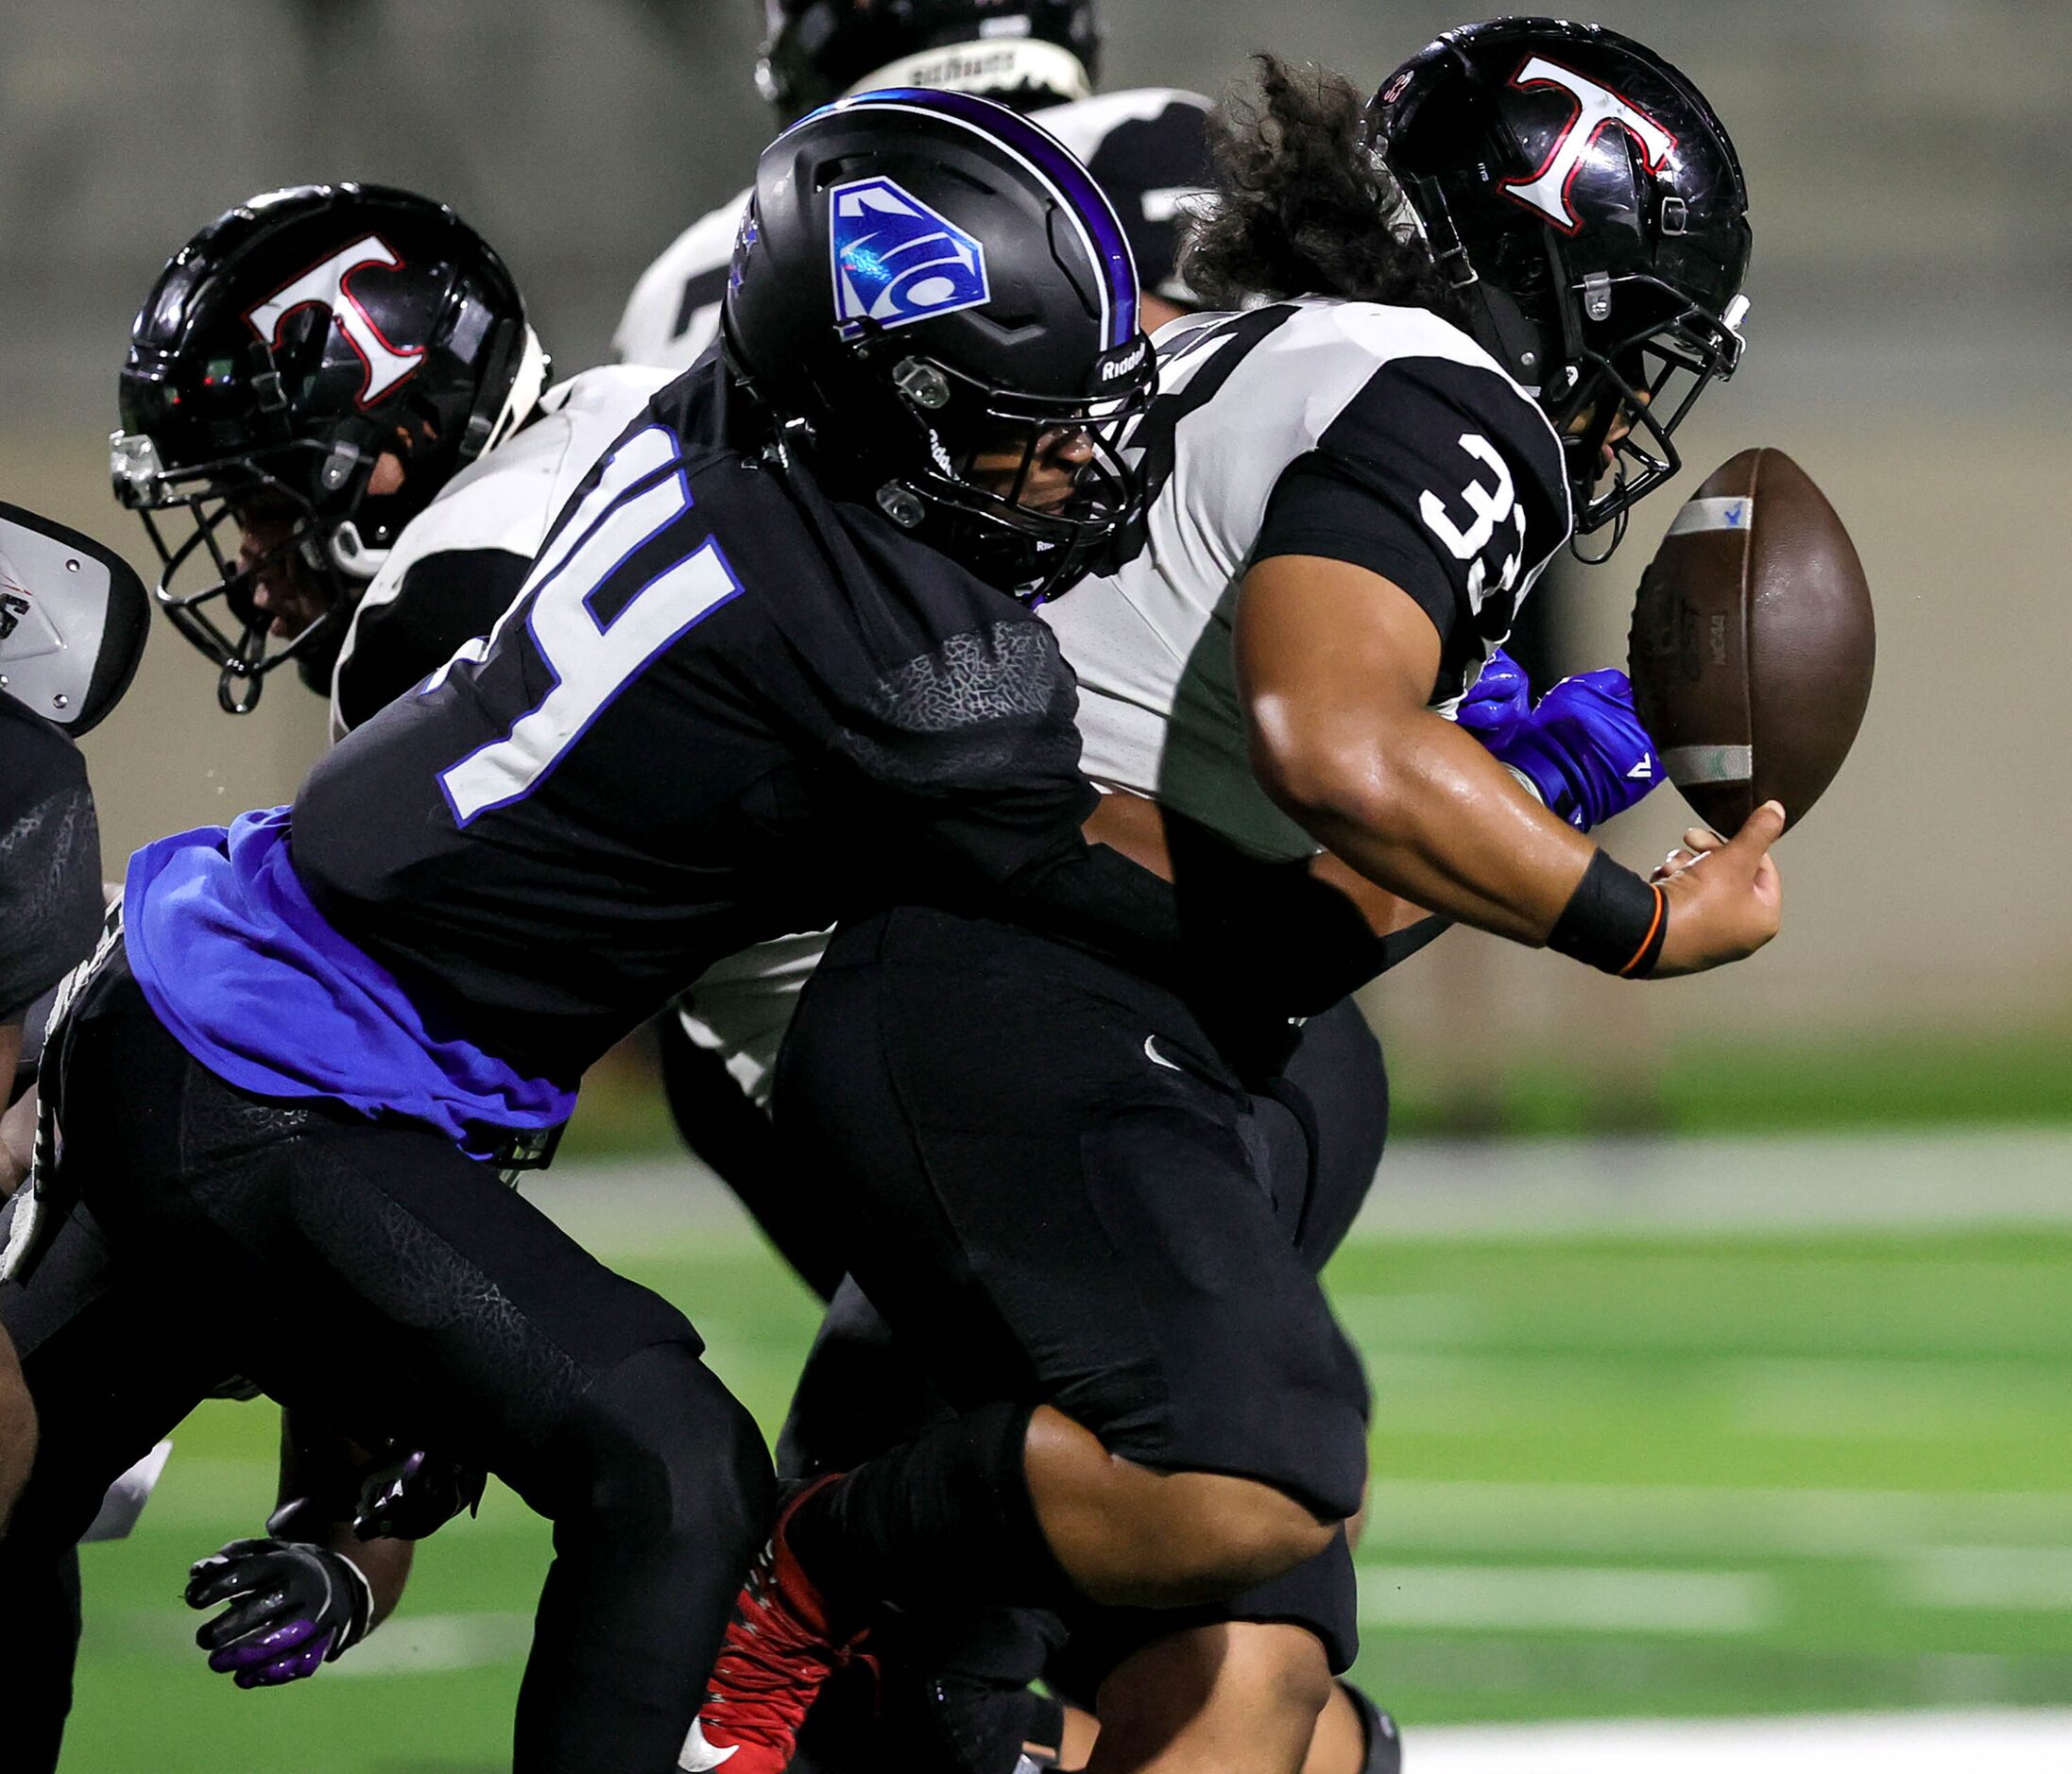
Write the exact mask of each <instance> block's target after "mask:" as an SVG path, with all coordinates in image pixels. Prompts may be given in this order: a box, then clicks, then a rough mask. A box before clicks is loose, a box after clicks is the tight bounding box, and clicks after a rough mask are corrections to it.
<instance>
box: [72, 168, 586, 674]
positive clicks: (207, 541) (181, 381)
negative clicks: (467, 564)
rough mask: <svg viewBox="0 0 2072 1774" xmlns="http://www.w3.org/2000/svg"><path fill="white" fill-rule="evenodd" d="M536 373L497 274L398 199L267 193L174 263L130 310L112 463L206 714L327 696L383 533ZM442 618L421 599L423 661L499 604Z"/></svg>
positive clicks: (501, 430) (533, 405)
mask: <svg viewBox="0 0 2072 1774" xmlns="http://www.w3.org/2000/svg"><path fill="white" fill-rule="evenodd" d="M546 378H547V357H546V353H545V352H544V351H543V350H541V348H540V345H539V339H538V337H537V336H536V335H535V333H533V330H532V328H531V326H530V325H529V324H528V322H527V320H526V316H525V307H524V303H523V301H522V299H521V298H520V296H519V293H518V289H517V286H516V285H515V284H514V283H513V282H512V281H511V276H510V273H509V272H508V271H507V270H506V269H505V266H504V263H503V261H502V260H501V259H499V258H498V257H497V255H496V254H495V253H494V252H493V251H491V250H490V248H489V247H488V245H487V244H486V243H485V242H484V241H483V240H482V239H481V237H480V236H479V235H477V234H476V233H475V232H474V230H471V229H470V228H469V227H468V226H467V225H466V224H465V223H464V222H462V221H461V220H460V218H459V217H458V216H456V215H454V213H453V212H452V211H451V210H449V209H447V208H446V207H445V206H444V205H442V204H437V203H432V202H429V201H427V200H426V199H425V198H422V197H420V196H414V195H413V194H411V193H409V192H404V191H394V190H389V189H387V188H385V187H383V186H378V185H356V184H341V185H301V186H295V187H292V188H289V189H286V190H282V191H274V192H268V193H265V194H263V195H262V196H257V197H254V198H253V199H252V200H251V201H250V202H248V203H243V204H240V205H238V206H237V207H236V208H235V209H232V210H231V211H229V212H227V213H225V214H224V215H222V216H221V217H219V218H218V219H217V220H216V221H214V222H213V223H211V224H210V225H209V226H208V227H207V228H205V229H203V230H201V231H200V232H199V233H198V234H197V235H196V236H195V237H194V238H193V239H192V240H190V241H189V242H188V243H187V244H186V246H184V247H181V248H180V251H179V252H178V253H177V254H175V255H174V257H173V258H172V260H171V261H170V262H169V263H168V264H166V266H165V268H164V270H163V272H162V273H161V274H160V276H159V279H158V281H157V283H156V284H154V286H153V287H152V290H151V292H150V294H149V296H147V297H146V300H145V305H144V308H143V311H142V313H140V314H139V316H137V322H136V327H135V330H134V334H133V337H132V340H131V347H130V353H129V360H128V364H127V365H126V366H125V368H124V371H123V380H122V387H121V393H122V421H123V428H122V430H121V431H120V432H118V433H117V434H116V435H115V436H114V437H113V438H112V439H111V452H112V461H111V467H112V470H113V475H114V484H115V493H116V496H117V498H118V499H120V500H121V501H122V503H124V504H126V505H128V507H130V508H131V509H132V510H134V511H136V512H137V513H138V514H139V515H140V516H141V517H142V519H143V520H144V525H145V529H146V533H147V534H148V535H149V537H150V539H151V542H152V545H153V547H154V548H155V549H156V550H157V551H158V554H159V557H160V559H161V561H162V562H163V572H162V573H161V575H160V578H159V582H158V585H157V588H156V592H155V595H156V597H157V600H158V603H159V605H160V607H161V608H163V610H164V611H165V613H166V615H167V616H168V617H169V618H170V619H171V620H172V622H173V623H174V625H175V627H177V628H178V629H179V630H180V633H181V634H182V635H183V636H184V637H185V638H186V639H187V640H189V641H191V642H192V643H193V644H194V645H195V646H196V647H197V648H198V649H199V650H200V651H201V652H202V653H203V654H204V655H205V656H206V657H208V658H209V659H210V661H211V662H212V663H213V664H214V665H215V667H216V668H217V686H216V694H217V698H218V700H219V701H220V702H221V704H222V706H223V707H224V708H225V709H226V710H228V711H230V712H232V713H243V712H246V711H248V709H250V708H252V707H253V706H254V705H255V704H256V703H257V702H258V700H259V697H260V694H261V692H262V691H263V690H264V689H265V682H266V679H267V677H268V676H269V675H270V674H272V673H273V672H275V671H277V670H278V669H279V668H280V667H281V666H283V665H284V664H287V663H289V662H290V661H292V662H293V663H294V664H295V666H296V668H297V670H298V672H299V673H300V675H301V677H302V679H303V681H304V682H305V683H306V684H308V685H309V687H310V688H311V689H313V690H316V691H318V692H319V693H324V694H328V693H330V691H331V689H332V674H333V667H334V663H335V661H336V660H337V657H338V653H339V647H340V643H341V642H342V640H343V639H344V637H345V633H346V627H347V624H348V623H349V622H350V620H351V616H352V613H353V610H354V608H355V606H356V605H357V604H358V602H359V598H360V595H361V593H362V592H363V591H364V590H365V589H366V588H367V585H368V581H369V580H370V579H372V578H373V577H374V576H375V575H376V574H377V573H378V572H379V571H380V570H381V568H382V566H383V564H384V563H385V561H386V559H387V557H388V554H389V551H390V550H391V549H392V548H393V547H394V545H395V543H396V540H397V538H398V537H400V536H401V535H402V531H403V530H404V528H405V527H406V526H407V525H408V524H409V522H410V521H411V520H412V519H414V518H415V517H417V516H418V514H419V513H420V512H421V511H423V510H424V509H425V507H426V506H427V505H429V504H430V503H431V502H432V500H433V498H434V497H435V496H436V495H437V493H438V492H439V491H440V489H441V488H443V487H444V486H446V484H447V482H449V481H450V480H452V479H453V477H454V475H455V474H457V473H459V472H460V471H461V470H462V469H465V468H467V467H468V466H469V465H470V464H471V463H472V462H473V461H475V460H476V459H477V458H478V457H479V456H481V455H482V454H483V453H484V452H486V451H488V450H490V449H493V448H494V447H495V446H496V445H497V444H498V443H500V442H502V441H503V440H504V439H505V438H506V437H508V436H510V435H512V434H513V433H514V432H515V431H517V430H518V428H519V427H520V426H521V425H522V424H524V423H526V422H527V421H528V420H530V419H531V418H534V417H535V416H536V414H537V412H538V410H539V404H540V396H541V391H542V390H543V389H544V387H545V385H546ZM548 515H549V516H550V517H551V515H552V514H551V513H549V514H548ZM499 588H501V589H505V590H507V591H513V592H515V590H516V586H515V584H511V583H510V582H509V581H508V580H505V581H503V582H501V583H500V586H499ZM508 602H509V598H508V597H506V598H505V604H507V603H508ZM449 604H450V605H453V606H457V607H451V608H444V607H441V606H438V605H432V604H429V603H428V604H426V605H425V606H423V616H422V620H424V621H427V622H432V623H441V624H442V626H441V628H440V630H439V637H438V638H439V639H441V640H443V639H444V637H445V636H447V635H450V636H451V640H449V641H447V642H446V646H445V653H444V654H442V655H441V656H440V657H447V656H448V655H450V654H451V652H452V650H453V648H454V646H457V645H458V644H459V643H460V642H461V641H462V640H468V639H470V638H471V636H473V635H475V634H478V633H481V632H483V630H484V629H486V628H487V626H488V623H492V622H494V621H495V620H496V618H497V617H498V616H500V615H502V614H503V609H504V606H503V605H498V606H496V607H494V608H488V607H487V601H486V599H484V598H483V597H481V596H479V595H470V594H468V593H467V592H466V591H463V592H462V593H460V594H458V595H456V596H455V597H454V598H451V599H448V600H442V601H441V605H449ZM477 621H479V622H480V623H481V626H480V627H476V626H471V625H470V624H471V623H475V622H477ZM436 644H437V641H435V640H427V641H426V642H425V643H424V646H425V650H429V649H430V647H431V646H433V645H436ZM411 681H414V680H405V682H404V683H403V684H400V685H397V686H396V688H397V689H402V688H406V687H407V684H408V682H411Z"/></svg>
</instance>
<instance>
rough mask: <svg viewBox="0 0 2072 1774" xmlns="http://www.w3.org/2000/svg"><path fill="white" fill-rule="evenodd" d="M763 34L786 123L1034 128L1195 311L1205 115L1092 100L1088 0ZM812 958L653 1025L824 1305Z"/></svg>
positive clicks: (1167, 105)
mask: <svg viewBox="0 0 2072 1774" xmlns="http://www.w3.org/2000/svg"><path fill="white" fill-rule="evenodd" d="M766 22H767V35H766V38H765V41H764V43H763V45H762V60H761V63H760V66H759V68H758V70H757V83H758V85H759V86H760V87H761V89H762V95H763V97H764V98H765V99H766V100H767V101H768V102H769V103H770V105H771V107H772V108H773V110H774V111H775V112H776V115H777V119H778V121H779V125H780V126H782V125H786V124H789V123H791V122H793V121H794V120H796V118H798V117H800V116H803V115H804V114H805V113H806V112H808V111H812V110H813V109H815V108H816V107H818V106H821V105H825V104H828V103H831V101H833V100H835V99H837V98H839V97H841V96H843V95H844V94H852V93H859V92H865V91H868V90H869V89H871V88H873V87H891V86H919V87H932V88H940V89H942V90H945V91H951V92H967V93H974V94H983V95H984V96H985V97H988V98H992V99H994V100H996V101H998V102H1000V103H1002V104H1005V105H1008V106H1010V107H1012V108H1013V109H1015V110H1017V111H1024V112H1029V113H1032V114H1034V115H1035V116H1036V117H1037V118H1038V119H1039V120H1040V121H1041V123H1042V124H1043V127H1044V128H1047V129H1049V130H1050V131H1051V133H1052V134H1053V135H1055V136H1056V137H1058V139H1059V140H1061V141H1062V142H1063V143H1064V144H1065V145H1066V146H1068V147H1069V148H1070V149H1071V150H1072V151H1073V152H1074V153H1075V154H1076V155H1077V156H1078V157H1079V158H1080V160H1081V161H1083V162H1086V164H1087V169H1088V170H1089V171H1090V172H1091V173H1092V174H1093V175H1094V178H1095V180H1096V182H1098V183H1099V184H1100V186H1101V188H1102V190H1103V191H1104V193H1105V194H1106V196H1107V197H1108V200H1109V201H1110V202H1111V203H1112V204H1113V205H1114V207H1115V210H1116V213H1118V214H1119V215H1120V216H1121V218H1122V227H1123V230H1124V231H1125V232H1126V233H1127V234H1128V236H1129V242H1130V247H1131V250H1132V252H1133V253H1134V255H1135V257H1136V260H1137V267H1138V273H1139V278H1140V280H1141V282H1142V288H1141V290H1140V292H1139V294H1140V299H1141V301H1142V312H1143V321H1144V326H1145V328H1146V330H1147V331H1149V330H1151V329H1154V328H1156V327H1158V326H1160V325H1163V324H1164V323H1165V322H1166V321H1167V320H1170V319H1172V318H1173V317H1175V316H1178V315H1180V314H1182V313H1184V312H1186V311H1187V310H1188V309H1189V308H1190V307H1191V306H1192V298H1191V295H1190V292H1189V291H1188V289H1187V286H1186V284H1185V282H1184V281H1182V280H1181V278H1180V276H1179V273H1178V270H1177V266H1176V259H1177V253H1178V245H1179V231H1180V223H1181V220H1182V218H1183V214H1184V209H1185V204H1186V201H1187V199H1188V198H1189V197H1190V196H1194V195H1197V194H1198V192H1199V190H1200V187H1201V184H1202V180H1203V179H1204V176H1205V172H1206V168H1207V153H1208V145H1207V110H1208V101H1207V99H1205V98H1202V97H1201V96H1199V95H1198V94H1192V93H1186V92H1180V91H1177V90H1174V89H1171V88H1165V87H1147V88H1139V89H1135V90H1132V91H1128V92H1122V93H1112V94H1101V95H1099V96H1089V94H1091V93H1092V89H1093V84H1094V80H1095V77H1096V76H1097V75H1098V73H1099V71H1100V50H1101V33H1100V21H1099V16H1098V11H1097V9H1096V6H1095V4H1094V0H909V3H908V4H903V5H900V6H897V7H885V6H873V5H869V4H865V3H864V0H766ZM748 196H749V194H748V193H747V192H745V191H744V192H742V193H740V194H739V195H738V196H735V197H733V198H732V199H731V200H730V201H728V202H727V203H724V204H722V205H721V206H720V207H719V208H718V209H716V210H713V211H712V212H711V213H710V214H708V215H706V216H705V217H703V218H702V219H701V220H699V221H697V222H696V223H694V224H693V225H692V227H690V228H689V229H687V230H685V231H684V232H683V233H682V234H681V235H680V236H679V237H678V238H677V239H676V241H675V242H674V243H672V244H671V246H670V247H669V248H668V249H667V250H666V251H665V252H663V253H662V255H661V256H660V257H659V259H657V260H656V261H655V263H654V264H652V265H651V266H650V267H649V268H648V270H647V271H646V273H645V274H644V275H643V276H642V278H641V280H640V282H639V284H638V285H637V286H636V288H635V289H634V292H633V294H632V297H631V298H630V299H629V300H628V301H627V303H626V307H625V314H624V316H622V318H621V320H620V322H619V328H618V332H617V333H616V335H615V337H614V340H613V344H614V349H615V350H616V351H617V353H618V356H619V358H620V360H621V361H622V362H624V363H626V364H642V365H659V366H662V367H665V368H668V369H671V370H680V369H683V368H685V367H688V366H689V365H690V364H692V363H693V362H694V361H695V360H696V358H697V357H698V355H699V354H700V353H701V352H702V351H704V350H706V348H707V347H708V346H709V345H711V342H712V341H713V339H714V338H715V337H716V336H717V335H718V331H719V314H720V299H721V297H722V296H723V295H724V293H725V291H726V286H727V272H728V262H729V259H730V257H731V255H732V252H733V247H734V237H735V234H736V232H737V230H738V229H739V226H740V221H741V215H742V212H743V210H744V209H745V206H746V203H747V199H748ZM821 947H822V941H821V939H820V938H819V937H817V936H813V935H800V936H797V937H795V938H791V939H788V940H786V941H783V942H779V943H774V944H770V945H766V946H763V947H759V948H756V949H753V950H749V951H745V952H744V953H743V954H741V955H739V956H735V957H732V958H730V959H728V960H727V961H723V962H721V963H720V964H718V965H717V966H715V967H714V968H713V969H712V970H711V973H709V974H708V975H707V976H706V977H705V978H704V979H702V980H700V981H698V982H697V984H696V985H695V986H694V988H693V990H692V991H691V992H690V993H689V994H688V995H687V996H686V998H685V999H684V1001H683V1003H682V1005H681V1006H679V1008H678V1011H677V1013H676V1015H672V1016H669V1017H667V1018H665V1019H664V1021H663V1022H662V1024H661V1029H660V1033H661V1043H660V1058H661V1070H662V1081H663V1085H664V1088H665V1090H666V1092H667V1095H668V1098H669V1103H670V1108H671V1112H672V1116H673V1117H674V1119H675V1121H676V1128H677V1131H678V1133H679V1134H681V1135H682V1137H683V1139H684V1142H685V1144H686V1145H687V1146H689V1147H690V1149H691V1150H692V1151H694V1152H695V1153H696V1154H697V1155H698V1156H699V1157H700V1158H701V1159H703V1160H704V1161H705V1162H706V1163H707V1164H708V1165H709V1166H711V1168H712V1169H713V1170H715V1171H716V1172H718V1173H719V1175H720V1176H721V1177H723V1178H724V1179H725V1180H726V1182H727V1184H728V1186H729V1187H730V1188H732V1189H733V1190H734V1192H735V1193H736V1194H737V1195H738V1196H740V1198H741V1199H742V1201H743V1202H744V1203H745V1204H746V1205H747V1206H748V1208H749V1210H750V1212H751V1213H753V1214H754V1215H755V1217H756V1219H757V1220H758V1222H759V1223H760V1224H761V1225H762V1228H763V1230H764V1232H765V1233H766V1234H767V1235H768V1236H769V1237H770V1238H771V1240H772V1242H773V1243H774V1244H775V1245H776V1246H777V1248H778V1249H779V1251H780V1252H782V1253H783V1254H784V1256H785V1257H786V1259H787V1260H788V1261H790V1262H791V1264H792V1265H793V1267H794V1268H795V1269H796V1270H797V1271H798V1272H799V1273H800V1275H802V1276H803V1277H804V1278H805V1280H806V1281H807V1283H808V1284H809V1285H810V1286H811V1287H813V1288H814V1289H815V1290H816V1291H817V1292H818V1293H819V1294H820V1295H821V1297H822V1298H823V1299H825V1298H828V1297H829V1296H831V1294H832V1292H833V1290H834V1287H835V1284H836V1283H837V1282H838V1281H839V1280H840V1278H841V1275H842V1264H841V1260H840V1257H839V1254H837V1253H836V1252H835V1251H833V1250H832V1249H831V1246H830V1242H829V1240H828V1237H827V1235H826V1229H825V1227H824V1225H823V1224H822V1222H821V1220H819V1218H818V1217H817V1216H813V1215H802V1214H799V1213H797V1212H796V1210H795V1209H794V1207H793V1204H792V1202H791V1198H790V1195H789V1192H788V1190H787V1188H786V1186H785V1185H784V1181H783V1178H782V1175H781V1173H780V1170H779V1167H778V1165H777V1163H776V1160H775V1156H774V1153H773V1151H772V1149H771V1148H772V1142H771V1135H770V1131H769V1123H768V1117H767V1110H768V1106H769V1090H770V1077H771V1068H772V1067H773V1066H774V1065H775V1063H776V1057H777V1048H778V1043H779V1039H780V1038H781V1036H782V1034H783V1030H784V1025H785V1022H786V1020H787V1018H788V1017H789V1015H790V1013H791V1008H792V1005H793V1004H794V1003H795V1002H796V998H797V994H798V991H799V988H800V987H801V986H802V985H803V984H804V982H805V981H806V979H807V978H808V977H810V975H811V974H812V971H813V964H814V962H815V960H816V959H817V958H818V956H819V952H820V949H821ZM1377 1087H1378V1080H1377Z"/></svg>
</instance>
